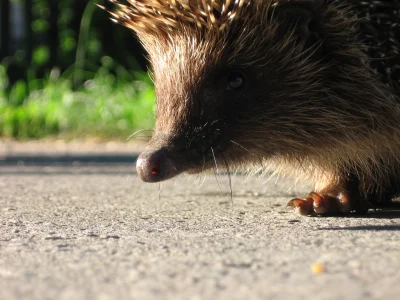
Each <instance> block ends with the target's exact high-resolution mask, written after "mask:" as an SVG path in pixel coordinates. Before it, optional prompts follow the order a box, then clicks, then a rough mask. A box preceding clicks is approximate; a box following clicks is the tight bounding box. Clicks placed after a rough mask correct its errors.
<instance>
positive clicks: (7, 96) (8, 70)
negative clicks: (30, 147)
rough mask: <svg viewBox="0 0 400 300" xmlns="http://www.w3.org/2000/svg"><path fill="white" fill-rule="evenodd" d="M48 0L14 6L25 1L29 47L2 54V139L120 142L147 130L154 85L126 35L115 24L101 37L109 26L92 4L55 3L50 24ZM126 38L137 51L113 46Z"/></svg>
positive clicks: (0, 99)
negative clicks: (47, 137) (141, 130)
mask: <svg viewBox="0 0 400 300" xmlns="http://www.w3.org/2000/svg"><path fill="white" fill-rule="evenodd" d="M49 1H54V0H32V1H22V0H20V1H18V3H19V4H20V5H23V4H24V3H25V5H26V3H27V2H31V3H30V4H29V5H31V9H30V10H29V12H31V13H32V14H31V16H30V17H29V18H27V19H28V20H29V19H31V21H32V22H31V24H30V25H31V26H30V28H31V29H32V32H30V33H28V34H27V36H28V37H30V40H29V43H28V44H26V43H25V46H24V47H20V48H19V49H17V50H16V51H14V52H13V53H11V55H8V56H7V57H0V59H2V60H1V64H0V137H1V136H2V137H12V138H18V139H32V138H35V139H36V138H43V137H46V136H61V137H64V138H74V137H88V136H90V137H92V136H96V137H103V138H122V139H126V138H127V137H128V136H129V135H130V134H131V133H132V132H134V131H136V130H138V129H143V128H146V129H148V128H152V127H153V124H154V117H153V110H154V98H155V94H154V88H153V85H152V82H151V80H150V79H149V77H148V75H147V73H146V72H144V71H143V70H142V69H143V68H142V67H141V66H140V62H139V61H138V56H139V55H140V51H141V49H139V50H138V51H136V50H137V49H136V48H135V47H136V46H137V44H135V43H137V42H136V41H134V40H133V37H131V34H130V33H129V32H128V31H127V30H126V29H124V28H119V27H117V26H114V27H112V28H113V30H116V32H115V34H112V35H111V36H110V32H109V31H108V32H106V33H104V32H103V31H102V30H103V29H104V30H110V28H111V26H112V24H111V22H110V21H109V20H108V16H107V14H106V13H105V12H104V11H101V10H100V9H99V8H97V7H96V6H95V5H94V1H92V0H91V1H83V0H79V1H80V2H79V1H78V0H74V1H71V0H68V1H66V0H60V1H57V6H56V11H57V16H56V17H57V18H56V20H54V16H52V12H54V11H52V7H51V6H49V3H50V2H49ZM102 2H104V1H101V0H98V1H96V3H102ZM53 4H54V2H53ZM77 6H78V7H82V10H81V11H80V13H78V16H80V17H79V18H78V17H77V12H76V11H74V8H76V7H77ZM28 7H29V6H28ZM26 8H27V7H25V9H26ZM53 8H54V7H53ZM55 21H56V22H57V23H56V24H57V25H56V30H54V28H53V27H54V23H53V24H52V22H55ZM128 35H129V37H128ZM52 37H54V38H56V39H57V40H56V41H54V40H53V39H52ZM107 37H108V38H110V40H107ZM111 38H112V39H113V40H112V39H111ZM127 38H130V39H131V40H132V43H131V44H130V45H131V48H132V47H133V49H134V50H135V51H136V53H135V51H132V52H133V53H130V52H129V51H130V50H131V48H129V47H128V46H126V47H125V46H122V47H118V46H116V45H115V42H118V41H119V42H120V43H121V45H124V43H125V45H127V42H126V40H127ZM109 43H110V44H109ZM107 49H108V52H110V51H111V52H112V51H115V52H113V53H107ZM54 52H56V53H54ZM107 54H110V55H107ZM133 54H136V56H135V55H133ZM111 57H113V58H111ZM139 59H142V58H140V57H139Z"/></svg>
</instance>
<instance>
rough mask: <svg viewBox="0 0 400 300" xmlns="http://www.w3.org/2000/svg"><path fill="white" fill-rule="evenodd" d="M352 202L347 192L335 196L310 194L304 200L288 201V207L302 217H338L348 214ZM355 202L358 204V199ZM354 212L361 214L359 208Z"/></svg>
mask: <svg viewBox="0 0 400 300" xmlns="http://www.w3.org/2000/svg"><path fill="white" fill-rule="evenodd" d="M352 200H355V199H351V197H350V196H349V193H347V192H338V193H337V194H332V193H315V192H312V193H310V194H309V195H308V196H307V197H306V198H305V199H300V198H296V199H293V200H291V201H289V203H288V206H292V207H294V208H295V209H296V211H297V212H298V213H299V214H300V215H303V216H309V215H313V214H317V215H340V214H348V213H350V211H351V210H352V205H351V204H352V203H351V201H352ZM356 200H357V201H355V202H359V200H358V199H356ZM353 202H354V201H353ZM356 211H357V212H361V208H360V210H358V209H356ZM364 212H365V211H364Z"/></svg>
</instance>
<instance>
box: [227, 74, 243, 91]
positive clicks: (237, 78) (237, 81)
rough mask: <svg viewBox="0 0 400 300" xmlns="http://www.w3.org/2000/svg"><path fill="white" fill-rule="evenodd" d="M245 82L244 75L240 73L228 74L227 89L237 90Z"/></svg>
mask: <svg viewBox="0 0 400 300" xmlns="http://www.w3.org/2000/svg"><path fill="white" fill-rule="evenodd" d="M244 83H245V80H244V77H243V75H242V74H240V73H232V74H230V75H229V76H228V85H227V87H226V89H227V90H238V89H240V88H241V87H242V86H243V85H244Z"/></svg>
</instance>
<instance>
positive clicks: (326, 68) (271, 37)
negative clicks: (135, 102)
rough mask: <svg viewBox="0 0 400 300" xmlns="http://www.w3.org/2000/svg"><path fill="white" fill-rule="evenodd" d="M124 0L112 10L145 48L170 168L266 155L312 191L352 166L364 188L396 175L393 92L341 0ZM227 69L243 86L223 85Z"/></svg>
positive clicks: (159, 141) (261, 162) (154, 144)
mask: <svg viewBox="0 0 400 300" xmlns="http://www.w3.org/2000/svg"><path fill="white" fill-rule="evenodd" d="M112 2H115V3H117V1H112ZM128 2H129V3H130V4H129V5H119V10H117V11H115V12H114V13H113V18H114V20H115V21H116V22H119V23H121V24H123V25H125V26H127V27H129V28H131V29H132V30H134V31H135V32H136V34H137V36H138V37H139V39H140V40H141V42H142V43H143V45H144V46H145V48H146V49H147V51H148V53H149V58H150V62H151V65H152V72H153V77H154V81H155V87H156V92H157V111H156V114H157V122H156V133H155V135H154V137H153V139H152V141H151V142H150V146H149V147H150V149H158V148H165V149H166V150H167V151H168V153H169V156H170V157H171V159H172V161H174V162H175V165H176V166H177V168H179V170H180V171H191V172H200V171H202V170H204V169H207V168H210V167H213V166H214V164H215V161H216V160H217V161H224V162H226V163H227V164H228V165H232V166H239V167H242V166H243V165H246V166H248V165H253V166H254V167H255V168H257V166H262V167H263V168H264V167H265V166H266V165H269V166H274V168H275V170H277V171H282V172H285V173H291V172H293V173H295V174H297V175H300V176H302V177H309V178H311V179H312V180H314V181H315V182H316V184H317V186H318V185H319V187H317V190H318V189H320V190H321V189H324V187H325V185H326V184H325V182H326V183H327V184H332V183H335V182H337V183H338V182H340V181H341V180H342V178H345V177H348V176H350V174H351V176H354V175H355V176H357V178H358V179H359V181H360V188H361V189H362V190H363V191H364V192H366V193H367V192H368V191H370V190H371V191H372V190H385V189H388V187H387V186H388V184H390V185H393V184H395V185H397V180H394V181H395V182H394V183H393V180H392V179H391V178H397V177H398V176H397V175H400V174H398V172H399V171H398V169H399V166H400V164H399V161H398V158H399V157H400V131H399V129H398V128H399V126H398V124H397V122H398V120H399V119H400V118H399V117H400V110H399V105H398V102H399V91H394V90H391V89H390V88H388V87H386V86H385V85H384V84H383V83H382V82H380V81H379V80H378V77H377V76H376V75H374V74H373V73H372V72H371V70H370V68H369V64H368V62H369V58H368V57H367V56H365V55H364V51H363V50H364V47H365V46H364V45H363V44H362V43H361V42H360V41H359V40H358V38H357V36H358V34H357V19H356V18H355V17H354V16H353V15H352V14H351V11H350V10H349V8H348V6H345V5H343V4H342V3H343V1H327V2H324V1H305V0H303V1H298V3H294V4H293V5H292V3H289V2H287V1H283V0H282V1H273V0H238V1H233V0H216V1H211V0H197V1H188V0H186V1H185V0H181V1H177V0H176V1H175V0H169V1H161V0H159V1H158V0H147V1H145V0H140V1H133V0H130V1H128ZM293 2H296V1H293ZM302 2H305V3H306V4H304V3H302ZM307 2H310V3H311V4H310V5H307ZM293 17H294V18H293ZM311 25H312V26H311ZM234 73H240V74H241V75H243V76H244V78H245V86H244V88H242V89H241V90H239V91H227V90H226V84H227V78H229V76H230V75H231V74H234ZM321 178H323V179H321ZM388 178H390V179H388Z"/></svg>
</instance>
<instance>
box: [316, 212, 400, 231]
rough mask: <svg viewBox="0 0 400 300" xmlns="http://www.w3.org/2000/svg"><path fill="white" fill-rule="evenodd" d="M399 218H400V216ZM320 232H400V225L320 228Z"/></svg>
mask: <svg viewBox="0 0 400 300" xmlns="http://www.w3.org/2000/svg"><path fill="white" fill-rule="evenodd" d="M398 217H399V218H400V214H399V216H398ZM319 230H355V231H357V230H359V231H400V225H371V226H349V227H332V228H319Z"/></svg>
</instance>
